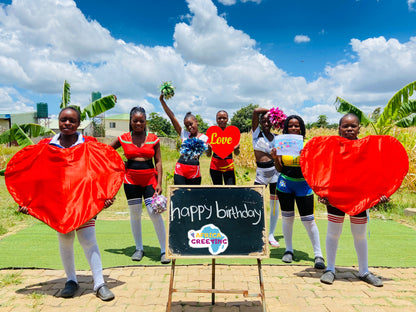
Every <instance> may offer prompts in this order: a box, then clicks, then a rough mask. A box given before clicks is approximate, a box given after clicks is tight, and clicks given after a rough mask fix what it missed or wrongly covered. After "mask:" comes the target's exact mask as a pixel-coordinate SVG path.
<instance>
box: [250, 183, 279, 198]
mask: <svg viewBox="0 0 416 312" xmlns="http://www.w3.org/2000/svg"><path fill="white" fill-rule="evenodd" d="M254 185H263V184H260V183H258V182H254ZM276 187H277V182H276V183H269V189H270V195H276V194H277V188H276Z"/></svg>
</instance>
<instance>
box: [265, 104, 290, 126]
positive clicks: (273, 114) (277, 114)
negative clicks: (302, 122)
mask: <svg viewBox="0 0 416 312" xmlns="http://www.w3.org/2000/svg"><path fill="white" fill-rule="evenodd" d="M286 118H287V116H286V115H285V113H283V111H282V110H280V109H279V107H276V108H275V107H272V108H271V109H270V110H269V120H270V122H271V123H272V125H273V127H274V128H276V129H283V124H284V122H285V120H286Z"/></svg>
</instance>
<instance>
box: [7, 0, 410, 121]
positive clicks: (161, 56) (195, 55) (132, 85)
mask: <svg viewBox="0 0 416 312" xmlns="http://www.w3.org/2000/svg"><path fill="white" fill-rule="evenodd" d="M0 4H1V5H0V111H5V110H10V108H13V109H14V110H15V111H27V110H33V109H34V107H35V105H36V103H37V102H40V101H42V102H47V103H48V104H49V112H50V114H52V115H54V114H56V113H57V112H58V107H59V102H60V96H61V90H62V84H63V81H64V80H65V79H66V80H68V81H69V82H70V84H71V91H72V98H71V101H72V103H73V104H77V105H81V106H86V105H87V104H88V101H89V98H90V93H91V91H95V90H99V91H101V92H102V94H103V95H107V94H111V93H113V94H116V95H117V97H118V99H119V102H118V105H117V107H116V108H114V109H113V110H112V111H110V112H108V113H107V114H108V115H111V114H117V113H123V112H128V111H129V110H130V108H131V107H132V106H135V105H141V106H143V107H145V109H146V110H147V111H148V112H151V111H156V112H161V107H160V104H159V103H158V86H159V85H160V84H161V83H162V82H163V81H166V80H167V81H172V82H173V84H174V85H175V87H176V88H177V89H176V95H175V97H174V98H173V99H172V100H170V101H169V102H168V104H169V105H171V106H172V109H173V111H174V112H175V113H176V115H177V116H183V115H184V114H185V113H186V112H187V111H192V112H193V113H195V114H200V115H202V117H203V118H204V120H206V121H207V122H208V123H212V122H214V117H215V113H216V112H217V111H218V110H220V109H226V110H227V111H229V113H230V114H231V115H232V114H233V112H235V111H236V110H238V109H239V108H241V107H243V106H246V105H248V104H249V103H255V104H259V105H260V106H264V107H272V106H279V107H280V108H282V109H283V110H284V111H285V112H287V113H288V114H292V113H296V114H299V115H301V116H302V117H304V119H305V120H306V121H316V119H317V117H318V116H319V115H320V114H326V115H327V116H328V117H329V118H330V120H331V121H332V122H336V121H337V119H338V118H339V117H340V116H339V114H337V113H336V112H335V109H334V105H333V103H334V100H335V98H336V96H340V97H342V98H344V99H346V100H348V101H350V102H351V103H353V104H355V105H357V106H359V107H360V108H362V109H363V110H364V111H366V112H368V113H370V112H371V111H372V110H373V109H375V108H376V107H378V106H383V105H385V104H386V103H387V101H388V100H389V99H390V98H391V96H393V94H394V93H395V92H396V91H397V90H398V89H400V88H401V87H403V86H404V85H406V84H407V83H410V82H411V81H414V80H416V23H415V22H414V21H415V20H416V3H415V0H388V1H383V0H378V1H377V0H361V1H356V0H339V1H328V0H322V1H300V0H299V1H296V0H293V1H280V0H187V1H185V0H183V1H182V0H176V1H168V0H163V1H127V0H119V1H110V0H101V1H96V0H80V1H72V0H37V1H31V0H16V1H13V2H12V1H0Z"/></svg>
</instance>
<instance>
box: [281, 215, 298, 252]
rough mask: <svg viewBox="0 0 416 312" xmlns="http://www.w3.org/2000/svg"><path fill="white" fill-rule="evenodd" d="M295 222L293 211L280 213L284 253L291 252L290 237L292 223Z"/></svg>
mask: <svg viewBox="0 0 416 312" xmlns="http://www.w3.org/2000/svg"><path fill="white" fill-rule="evenodd" d="M294 221H295V212H294V211H282V231H283V237H284V239H285V245H286V251H291V252H293V244H292V235H293V222H294Z"/></svg>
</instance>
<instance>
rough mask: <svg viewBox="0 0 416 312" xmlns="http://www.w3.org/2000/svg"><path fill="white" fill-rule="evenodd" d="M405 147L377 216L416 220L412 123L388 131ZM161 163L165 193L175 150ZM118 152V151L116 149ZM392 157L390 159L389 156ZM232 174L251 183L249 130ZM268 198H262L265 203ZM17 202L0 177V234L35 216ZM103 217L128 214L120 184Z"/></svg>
mask: <svg viewBox="0 0 416 312" xmlns="http://www.w3.org/2000/svg"><path fill="white" fill-rule="evenodd" d="M369 134H373V133H372V131H371V129H369V128H362V129H361V134H360V137H364V136H366V135H369ZM390 134H391V135H392V136H394V137H396V138H397V139H398V140H399V141H400V142H401V143H402V144H403V145H404V147H405V148H406V150H407V153H408V156H409V163H410V166H409V173H408V174H407V176H406V178H405V180H404V181H403V184H402V187H401V188H400V189H399V191H398V192H396V194H394V195H393V196H392V201H391V203H389V204H388V205H384V206H380V207H377V210H378V211H376V212H375V213H378V214H381V215H382V216H381V217H383V218H384V217H388V218H392V219H395V220H401V219H405V220H406V222H410V223H412V224H416V217H404V215H403V210H404V209H405V208H408V207H416V196H415V193H416V127H412V128H406V129H401V128H394V129H392V131H391V133H390ZM321 135H338V133H337V130H331V129H311V130H307V136H306V137H307V139H310V138H312V137H315V136H321ZM18 150H19V147H6V146H5V145H0V168H4V166H5V165H6V163H7V161H8V160H9V159H10V158H11V157H12V155H14V154H15V153H16V152H17V151H18ZM161 151H162V163H163V180H164V181H163V184H162V187H163V194H165V195H166V193H167V187H168V186H169V185H173V172H174V168H175V164H176V161H177V159H178V158H179V152H178V151H177V150H171V149H170V148H169V147H167V146H164V145H162V147H161ZM119 153H120V154H121V155H122V151H121V150H119ZM392 161H394V160H392ZM200 162H201V175H202V184H204V185H211V184H212V182H211V178H210V176H209V163H210V158H208V157H207V156H202V157H201V159H200ZM235 166H236V178H237V184H238V185H252V184H254V178H255V169H256V162H255V158H254V152H253V146H252V138H251V134H250V133H242V134H241V140H240V155H239V156H235ZM267 202H268V201H266V203H267ZM267 205H268V203H267ZM316 206H317V209H318V211H324V210H325V209H324V206H323V205H321V204H318V203H316ZM16 209H17V204H16V203H15V202H14V200H13V198H12V197H11V196H10V194H9V193H8V191H7V188H6V185H5V182H4V177H0V235H3V234H5V233H7V232H8V231H10V230H13V229H15V228H17V227H18V226H19V225H21V224H30V223H33V222H35V220H34V219H33V218H32V217H30V216H26V215H22V214H20V213H17V212H16ZM101 214H103V216H104V217H107V218H128V208H127V200H126V199H125V195H124V191H123V188H121V189H120V191H119V193H118V195H117V200H116V202H115V204H114V205H113V206H111V208H110V209H108V210H107V211H103V212H102V213H101Z"/></svg>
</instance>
